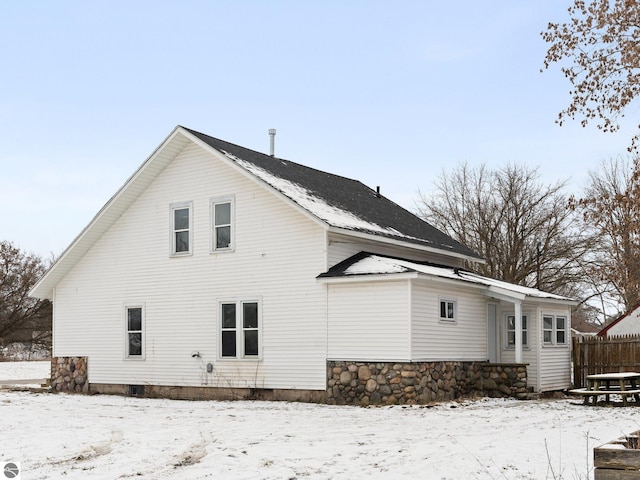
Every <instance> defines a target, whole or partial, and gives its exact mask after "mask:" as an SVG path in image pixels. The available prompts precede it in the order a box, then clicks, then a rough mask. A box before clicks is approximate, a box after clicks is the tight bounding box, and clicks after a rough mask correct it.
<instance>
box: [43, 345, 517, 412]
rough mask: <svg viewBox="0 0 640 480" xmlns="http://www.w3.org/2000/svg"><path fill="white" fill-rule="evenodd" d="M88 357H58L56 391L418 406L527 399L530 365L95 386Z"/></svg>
mask: <svg viewBox="0 0 640 480" xmlns="http://www.w3.org/2000/svg"><path fill="white" fill-rule="evenodd" d="M87 366H88V359H87V357H53V358H52V359H51V390H52V391H54V392H78V393H103V394H116V395H129V396H138V397H149V398H171V399H180V400H282V401H293V402H312V403H329V404H333V405H363V406H367V405H394V404H403V405H412V404H427V403H433V402H442V401H448V400H455V399H457V398H461V397H471V396H489V397H513V398H519V399H525V398H527V396H528V394H529V391H528V389H527V365H526V364H502V363H486V362H416V363H411V362H408V363H389V362H387V363H379V362H375V363H374V362H356V361H327V389H326V391H323V390H294V389H264V388H262V389H256V388H219V387H188V386H163V385H122V384H91V385H89V382H88V377H87Z"/></svg>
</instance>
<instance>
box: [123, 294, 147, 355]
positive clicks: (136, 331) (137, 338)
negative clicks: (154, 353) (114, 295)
mask: <svg viewBox="0 0 640 480" xmlns="http://www.w3.org/2000/svg"><path fill="white" fill-rule="evenodd" d="M125 329H126V338H125V344H126V346H125V356H126V358H138V359H142V358H144V309H143V308H142V306H141V305H136V306H128V307H125Z"/></svg>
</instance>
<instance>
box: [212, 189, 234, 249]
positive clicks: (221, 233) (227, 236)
mask: <svg viewBox="0 0 640 480" xmlns="http://www.w3.org/2000/svg"><path fill="white" fill-rule="evenodd" d="M233 215H234V213H233V198H232V197H222V198H214V199H212V200H211V251H212V252H218V251H225V250H232V249H233V247H234V238H233V237H234V228H233Z"/></svg>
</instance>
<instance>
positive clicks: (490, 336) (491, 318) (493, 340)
mask: <svg viewBox="0 0 640 480" xmlns="http://www.w3.org/2000/svg"><path fill="white" fill-rule="evenodd" d="M487 320H488V322H487V325H488V327H487V328H488V331H487V355H488V357H489V362H491V363H499V362H500V349H499V345H500V342H499V341H498V335H499V332H500V330H499V328H498V306H497V305H496V304H495V303H490V304H488V305H487Z"/></svg>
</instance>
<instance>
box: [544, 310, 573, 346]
mask: <svg viewBox="0 0 640 480" xmlns="http://www.w3.org/2000/svg"><path fill="white" fill-rule="evenodd" d="M542 341H543V343H544V344H545V345H566V343H567V317H565V316H556V315H543V317H542Z"/></svg>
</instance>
